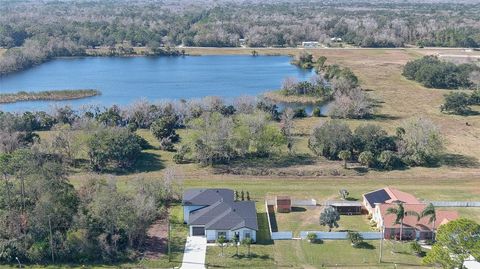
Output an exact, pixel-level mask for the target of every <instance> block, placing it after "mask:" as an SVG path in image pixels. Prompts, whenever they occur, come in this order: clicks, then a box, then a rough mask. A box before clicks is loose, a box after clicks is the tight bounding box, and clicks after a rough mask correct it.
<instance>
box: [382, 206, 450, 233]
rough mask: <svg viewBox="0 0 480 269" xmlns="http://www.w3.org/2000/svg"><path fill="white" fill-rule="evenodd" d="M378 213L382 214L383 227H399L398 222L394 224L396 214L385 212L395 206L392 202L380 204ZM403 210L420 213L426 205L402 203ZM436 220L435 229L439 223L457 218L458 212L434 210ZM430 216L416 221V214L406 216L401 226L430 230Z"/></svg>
mask: <svg viewBox="0 0 480 269" xmlns="http://www.w3.org/2000/svg"><path fill="white" fill-rule="evenodd" d="M379 206H380V208H379V209H380V213H381V214H382V219H383V225H384V226H385V228H400V224H394V222H395V219H396V216H395V214H387V209H388V208H390V207H396V205H394V204H381V205H379ZM403 206H404V208H405V211H415V212H417V213H418V214H421V213H422V211H423V209H424V208H425V207H426V206H427V205H425V204H404V205H403ZM436 215H437V220H436V221H435V229H438V227H440V226H441V225H443V224H445V223H448V222H449V221H452V220H455V219H458V217H459V216H458V212H456V211H446V210H436ZM429 219H430V217H428V216H427V217H424V218H421V219H420V220H419V221H417V217H416V216H406V217H405V218H404V219H403V227H412V228H416V229H418V230H422V231H431V230H432V225H433V223H429V222H428V221H429Z"/></svg>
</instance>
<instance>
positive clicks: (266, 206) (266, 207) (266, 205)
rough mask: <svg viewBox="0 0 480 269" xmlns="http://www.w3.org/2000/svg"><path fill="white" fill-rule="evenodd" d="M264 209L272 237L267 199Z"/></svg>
mask: <svg viewBox="0 0 480 269" xmlns="http://www.w3.org/2000/svg"><path fill="white" fill-rule="evenodd" d="M265 211H266V212H267V220H268V231H270V237H272V223H271V222H270V211H269V210H268V201H267V200H265ZM272 239H273V238H272Z"/></svg>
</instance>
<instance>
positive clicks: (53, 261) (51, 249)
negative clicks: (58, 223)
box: [48, 215, 55, 264]
mask: <svg viewBox="0 0 480 269" xmlns="http://www.w3.org/2000/svg"><path fill="white" fill-rule="evenodd" d="M48 227H49V228H50V251H51V253H52V264H54V263H55V256H54V255H53V234H52V222H51V221H50V215H48Z"/></svg>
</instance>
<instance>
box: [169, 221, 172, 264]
mask: <svg viewBox="0 0 480 269" xmlns="http://www.w3.org/2000/svg"><path fill="white" fill-rule="evenodd" d="M171 239H172V227H171V226H170V216H169V217H168V262H171V261H172V251H171V246H170V245H171Z"/></svg>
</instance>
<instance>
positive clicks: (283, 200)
mask: <svg viewBox="0 0 480 269" xmlns="http://www.w3.org/2000/svg"><path fill="white" fill-rule="evenodd" d="M275 209H276V211H277V212H278V213H290V212H291V211H292V199H291V198H290V196H277V197H276V198H275Z"/></svg>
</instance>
